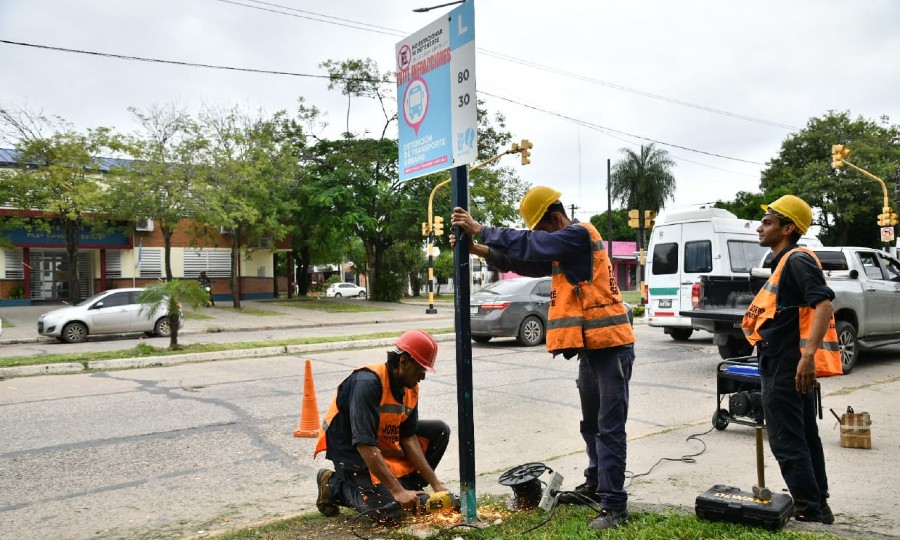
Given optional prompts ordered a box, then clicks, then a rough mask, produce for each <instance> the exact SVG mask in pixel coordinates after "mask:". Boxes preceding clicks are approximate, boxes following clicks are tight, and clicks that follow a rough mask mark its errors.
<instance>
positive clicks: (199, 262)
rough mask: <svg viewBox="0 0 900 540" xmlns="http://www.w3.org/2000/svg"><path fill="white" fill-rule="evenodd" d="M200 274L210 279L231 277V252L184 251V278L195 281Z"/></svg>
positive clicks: (213, 250)
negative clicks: (204, 274)
mask: <svg viewBox="0 0 900 540" xmlns="http://www.w3.org/2000/svg"><path fill="white" fill-rule="evenodd" d="M200 272H206V275H207V277H210V278H228V277H231V250H230V249H227V248H225V249H221V248H206V249H204V248H200V249H185V250H184V277H185V278H191V279H196V278H198V277H199V276H200Z"/></svg>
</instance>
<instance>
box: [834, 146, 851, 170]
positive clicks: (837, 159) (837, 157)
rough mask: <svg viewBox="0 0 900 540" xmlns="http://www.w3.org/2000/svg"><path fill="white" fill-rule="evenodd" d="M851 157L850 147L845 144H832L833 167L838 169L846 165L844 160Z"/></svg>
mask: <svg viewBox="0 0 900 540" xmlns="http://www.w3.org/2000/svg"><path fill="white" fill-rule="evenodd" d="M848 157H850V149H849V148H845V147H844V145H843V144H832V145H831V168H833V169H838V168H840V167H843V166H844V160H845V159H847V158H848Z"/></svg>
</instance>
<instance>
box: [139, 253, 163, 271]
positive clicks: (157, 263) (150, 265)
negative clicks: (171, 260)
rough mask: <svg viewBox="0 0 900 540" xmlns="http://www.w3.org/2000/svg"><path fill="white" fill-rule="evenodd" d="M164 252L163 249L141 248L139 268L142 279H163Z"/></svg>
mask: <svg viewBox="0 0 900 540" xmlns="http://www.w3.org/2000/svg"><path fill="white" fill-rule="evenodd" d="M162 252H163V250H162V248H145V247H141V248H140V250H139V251H138V254H139V258H138V267H139V268H140V275H141V277H142V278H154V277H156V278H158V277H162Z"/></svg>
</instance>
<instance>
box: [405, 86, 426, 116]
mask: <svg viewBox="0 0 900 540" xmlns="http://www.w3.org/2000/svg"><path fill="white" fill-rule="evenodd" d="M423 101H424V92H422V87H421V86H413V87H412V88H410V89H409V97H408V98H407V103H408V105H407V107H408V108H409V117H410V119H415V118H418V117H420V116H422V102H423Z"/></svg>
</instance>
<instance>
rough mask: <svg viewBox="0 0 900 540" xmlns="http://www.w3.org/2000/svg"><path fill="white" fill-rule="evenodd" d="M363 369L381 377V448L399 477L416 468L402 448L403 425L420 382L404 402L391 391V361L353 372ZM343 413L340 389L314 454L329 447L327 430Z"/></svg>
mask: <svg viewBox="0 0 900 540" xmlns="http://www.w3.org/2000/svg"><path fill="white" fill-rule="evenodd" d="M362 369H365V370H368V371H371V372H372V373H374V374H376V375H378V378H379V379H381V403H380V404H379V406H378V433H377V436H378V444H377V446H378V450H379V451H380V452H381V455H382V457H383V458H384V462H385V463H386V464H387V466H388V468H389V469H390V470H391V472H392V473H393V474H394V476H396V477H397V478H400V477H401V476H406V475H407V474H409V473H411V472H413V471H415V470H416V468H415V466H413V465H412V464H411V463H409V461H407V460H406V459H405V457H404V454H403V449H402V448H401V447H400V424H402V423H403V422H404V421H405V420H406V419H407V418H409V415H410V414H411V413H412V411H413V409H415V408H416V404H417V403H418V400H419V387H418V385H417V386H416V387H415V388H413V389H404V392H403V403H398V402H397V400H396V399H394V395H393V394H392V393H391V380H390V376H389V375H388V368H387V364H384V363H381V364H372V365H371V366H365V367H361V368H359V369H356V370H354V371H353V372H354V373H356V372H357V371H360V370H362ZM345 380H346V379H345ZM343 384H344V383H341V386H342V385H343ZM338 391H340V386H338ZM339 412H341V411H339V410H338V406H337V392H336V393H335V396H334V398H332V400H331V405H330V406H329V407H328V412H326V413H325V420H324V421H323V422H322V429H321V430H320V431H319V439H318V441H317V442H316V449H315V451H314V453H313V457H316V455H318V453H319V452H321V451H323V450H325V449H327V448H328V444H327V440H326V437H325V431H327V430H328V426H329V425H330V424H331V422H332V421H333V420H334V417H335V416H337V414H338V413H339ZM420 442H421V441H420ZM426 444H427V443H426ZM369 474H370V476H371V477H372V483H374V484H378V483H380V482H381V480H379V479H378V478H377V477H376V476H375V475H374V474H372V473H371V471H370V472H369Z"/></svg>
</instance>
